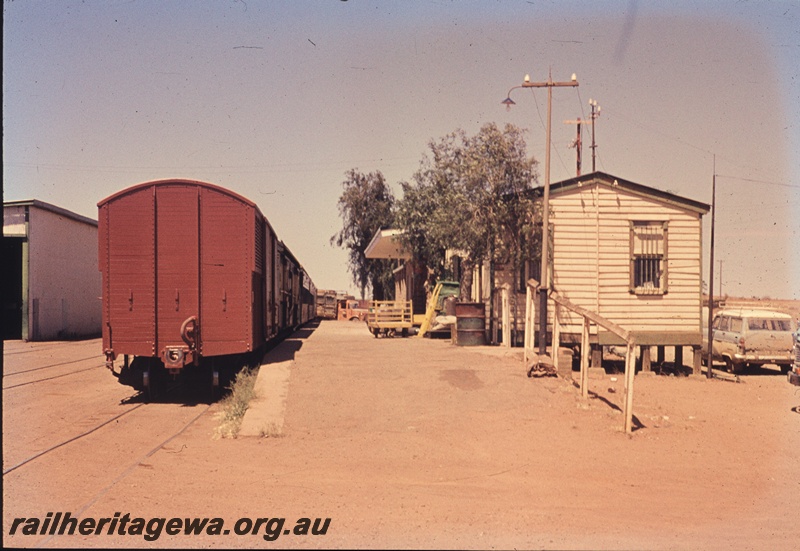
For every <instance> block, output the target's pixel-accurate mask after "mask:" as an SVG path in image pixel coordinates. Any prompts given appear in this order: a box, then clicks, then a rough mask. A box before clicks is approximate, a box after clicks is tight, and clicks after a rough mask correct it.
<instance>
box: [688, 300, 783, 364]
mask: <svg viewBox="0 0 800 551" xmlns="http://www.w3.org/2000/svg"><path fill="white" fill-rule="evenodd" d="M712 327H713V333H714V337H713V341H714V342H713V346H712V354H713V357H714V360H716V361H724V362H725V367H726V369H727V370H728V371H730V372H732V373H736V372H738V371H741V370H742V369H743V368H744V367H746V366H749V367H756V366H762V365H764V364H776V365H778V366H780V368H781V371H782V372H783V373H787V372H788V371H789V370H790V368H791V366H792V363H793V362H794V338H793V336H792V330H793V327H792V317H791V316H790V315H789V314H784V313H781V312H774V311H771V310H756V309H751V308H729V309H725V310H720V311H719V312H717V313H716V314H715V315H714V322H713V325H712ZM703 337H704V339H705V337H706V334H705V333H704V334H703ZM702 352H703V356H704V358H705V356H706V355H707V352H708V346H707V344H704V345H703V351H702ZM705 359H706V360H707V358H705Z"/></svg>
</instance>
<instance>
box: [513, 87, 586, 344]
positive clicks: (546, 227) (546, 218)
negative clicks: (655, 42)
mask: <svg viewBox="0 0 800 551" xmlns="http://www.w3.org/2000/svg"><path fill="white" fill-rule="evenodd" d="M562 86H571V87H577V86H578V77H577V76H575V73H573V74H572V79H570V81H569V82H553V76H552V74H548V76H547V81H546V82H531V77H530V75H525V79H524V80H523V82H522V84H521V85H519V86H513V87H512V88H511V89H510V90H509V91H508V94H507V95H506V99H504V100H503V101H502V102H501V103H502V104H503V105H505V106H506V109H507V110H509V109H511V106H512V105H516V103H515V102H514V100H512V99H511V92H513V91H514V90H516V89H517V88H547V130H546V133H547V137H546V142H547V145H546V148H547V149H546V152H545V156H544V197H543V200H542V210H543V213H544V215H543V220H542V271H541V277H540V280H541V288H540V290H539V312H540V314H539V355H540V356H544V355H545V354H547V291H548V289H549V287H550V281H549V279H550V278H549V273H550V270H549V266H548V264H549V263H548V258H547V257H548V255H549V250H548V249H549V248H548V244H549V242H550V126H551V124H550V123H551V119H552V111H553V88H555V87H562Z"/></svg>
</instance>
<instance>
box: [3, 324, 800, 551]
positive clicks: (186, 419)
mask: <svg viewBox="0 0 800 551" xmlns="http://www.w3.org/2000/svg"><path fill="white" fill-rule="evenodd" d="M99 351H100V345H99V343H98V342H97V341H91V342H87V343H62V345H60V346H59V345H58V344H53V343H44V344H39V345H34V344H27V343H20V342H12V343H6V351H5V358H4V359H5V367H4V377H3V436H4V439H3V469H4V475H3V505H4V507H3V541H4V544H5V545H13V546H25V547H29V546H44V547H226V548H227V547H242V548H251V547H356V548H364V547H368V548H374V547H379V548H386V547H401V548H420V547H422V548H430V547H455V548H504V549H510V548H558V549H588V548H591V549H598V548H599V549H632V548H636V549H697V548H702V549H796V548H797V543H798V542H799V541H800V526H798V522H797V514H798V511H800V414H798V413H797V412H796V408H797V407H798V406H800V393H798V392H796V391H795V389H794V388H793V387H791V386H790V385H788V383H787V382H786V378H785V376H784V375H781V374H780V373H779V372H778V370H777V369H775V370H771V369H764V370H761V371H758V372H756V373H752V374H746V375H744V376H743V377H742V380H743V382H742V383H739V384H735V383H730V382H726V381H721V380H712V381H707V380H705V379H696V378H686V377H664V376H655V375H638V376H637V377H636V382H635V394H634V407H633V412H634V416H635V422H636V424H637V426H638V427H639V428H638V429H637V430H636V431H635V432H634V434H633V435H631V436H627V435H625V434H624V433H623V432H622V431H621V430H620V429H621V426H622V414H621V412H620V409H621V406H622V396H623V388H622V377H621V376H619V377H616V379H617V380H616V381H615V380H613V379H612V377H614V376H613V375H606V376H605V377H602V378H594V379H591V380H590V397H589V399H582V398H581V396H580V392H579V391H578V389H577V388H576V387H575V386H574V385H573V384H572V383H571V382H570V381H567V380H564V379H559V378H543V379H528V378H527V377H526V375H525V370H524V368H523V366H522V363H521V362H520V361H519V359H518V358H519V356H518V353H517V352H516V351H515V352H514V353H504V352H503V351H502V350H500V349H497V348H494V349H477V348H460V347H455V346H452V345H451V344H450V343H449V342H445V341H436V340H433V341H432V340H428V339H417V338H409V339H401V338H395V339H375V338H373V337H372V336H371V335H369V333H368V332H367V331H366V329H365V327H364V326H363V325H362V324H360V323H347V322H323V323H321V324H320V326H319V327H317V328H315V329H313V330H306V331H301V332H299V333H298V334H296V335H295V336H294V338H292V339H289V340H287V341H286V342H285V343H283V344H282V345H281V346H280V347H279V348H278V349H276V350H275V351H273V352H272V353H271V354H273V355H274V354H279V353H280V354H283V357H284V358H286V357H288V358H290V359H291V360H292V362H291V364H290V376H289V383H288V392H287V393H286V405H285V419H284V425H283V433H282V434H281V435H280V436H272V437H263V438H239V439H236V440H230V439H228V440H219V439H214V437H213V435H214V432H215V427H216V425H217V422H218V421H217V420H216V419H215V416H214V413H215V412H216V411H217V410H218V409H219V406H218V405H212V406H211V408H210V409H208V408H207V405H206V404H203V403H185V402H184V403H181V402H180V401H178V400H175V403H159V404H144V405H142V406H141V407H138V408H137V409H135V410H133V411H129V412H128V410H131V409H132V408H134V407H136V406H138V405H139V404H140V403H141V402H140V401H138V399H137V398H136V397H133V392H129V391H128V389H127V388H126V387H122V386H120V385H118V384H117V383H116V381H115V380H114V379H113V377H111V375H110V374H108V373H107V372H106V371H105V370H104V369H103V368H97V369H94V368H93V366H95V365H97V364H98V363H102V359H101V358H100V354H99ZM92 357H96V360H97V361H96V362H95V363H93V360H92V359H91V358H92ZM81 358H90V359H89V360H80V361H78V362H75V363H74V364H69V366H71V367H68V366H67V365H62V366H60V367H55V368H44V369H37V371H28V372H26V373H19V372H21V371H26V370H30V369H34V368H39V367H42V366H46V365H48V364H55V363H63V362H67V361H71V360H78V359H81ZM268 360H269V356H268ZM269 365H270V364H267V365H266V366H265V367H262V370H268V369H269ZM70 369H71V370H72V371H74V372H75V373H73V374H69V375H64V376H61V377H58V378H51V379H49V380H44V379H47V378H48V377H49V376H55V375H60V374H62V373H67V372H68V371H69V370H70ZM84 369H85V370H84ZM79 370H83V371H79ZM51 372H52V373H51ZM13 373H19V374H16V375H14V374H13ZM46 374H49V375H46ZM34 380H36V381H37V382H33V383H30V384H21V383H25V382H26V381H34ZM189 401H190V402H191V400H189ZM124 412H128V413H125V414H124V415H123V416H122V417H120V418H118V419H116V420H114V421H112V422H110V423H108V424H106V425H104V426H103V427H101V428H99V429H97V430H95V431H94V432H91V433H90V434H87V435H86V436H84V437H82V438H80V439H78V440H75V441H73V442H70V443H67V444H65V445H63V446H61V447H59V448H57V449H55V450H53V451H52V452H50V453H47V454H45V455H43V456H41V457H39V458H37V459H34V460H32V461H30V462H29V463H26V464H24V465H22V466H20V467H18V468H16V469H14V470H12V471H10V472H6V470H7V469H10V468H12V467H14V466H15V465H17V464H18V463H20V462H21V461H22V460H24V459H26V458H28V457H31V456H33V455H35V454H36V453H38V452H40V451H41V450H44V449H47V448H48V447H51V446H53V445H54V444H57V443H59V442H62V441H65V440H67V439H69V438H71V437H73V436H76V435H78V434H81V433H83V432H85V431H86V430H88V429H90V428H93V427H94V426H96V425H97V424H98V423H100V422H104V421H105V420H107V419H110V418H112V417H113V416H115V415H118V414H120V413H124ZM56 512H62V513H64V512H71V514H72V516H74V517H79V518H80V519H85V518H94V519H100V518H111V519H113V518H114V517H115V513H119V514H118V515H117V516H116V518H117V519H118V520H119V519H121V518H122V517H123V516H124V515H126V514H128V515H129V516H130V518H142V519H145V520H147V521H150V519H152V518H156V519H157V518H164V519H171V518H182V519H185V518H192V517H198V518H204V517H208V518H215V517H219V518H221V519H222V521H224V528H223V527H222V526H219V528H220V530H219V531H220V534H219V535H214V530H208V529H207V530H203V531H202V534H200V535H191V536H187V535H184V534H183V533H181V534H179V535H169V534H168V533H167V529H166V527H165V526H164V527H163V529H162V530H161V532H160V534H159V537H158V539H156V540H155V541H147V540H146V539H145V537H144V535H143V534H140V535H136V534H134V535H131V534H129V533H128V532H127V531H125V532H124V535H121V534H120V530H119V529H118V528H117V527H115V528H114V530H110V532H111V533H112V534H111V535H109V533H108V532H109V530H107V529H106V528H103V529H102V530H101V533H100V534H94V533H93V534H91V535H80V534H79V533H77V532H76V533H75V534H74V535H62V536H58V535H57V534H55V535H53V536H51V535H49V532H48V530H45V531H44V534H43V535H42V534H41V529H40V530H39V532H38V533H37V535H26V534H24V533H23V527H24V524H18V526H17V531H16V534H15V535H9V532H10V530H11V527H12V525H13V523H14V519H15V518H26V519H30V518H32V517H38V518H40V519H45V518H46V515H47V514H48V513H54V514H55V513H56ZM51 516H52V515H51ZM248 518H249V519H253V520H254V522H253V524H252V527H253V528H254V529H255V531H256V532H257V533H256V534H251V533H250V534H248V535H237V534H236V532H237V531H245V528H248V524H247V522H248V521H246V520H244V521H242V520H240V519H248ZM257 518H270V519H275V518H285V519H286V521H285V524H283V525H282V526H279V525H278V524H276V523H272V524H269V523H267V522H263V523H261V524H260V525H258V527H256V524H255V519H257ZM301 518H309V519H311V521H312V522H313V521H314V520H315V519H318V518H319V519H320V524H318V528H320V529H321V528H322V526H323V525H322V522H323V520H324V519H330V523H329V524H328V526H327V530H326V532H325V534H324V535H323V534H319V535H313V534H312V533H311V532H309V533H308V534H307V535H296V534H294V533H292V530H293V529H294V528H295V525H296V523H297V521H298V519H301ZM120 522H121V520H120ZM164 522H165V523H166V521H164ZM129 527H130V525H129ZM152 527H153V528H155V527H157V525H155V524H154V525H153V526H152ZM277 528H280V530H277ZM224 530H228V533H227V534H225V533H224ZM268 530H270V531H271V532H270V533H274V534H275V536H277V537H276V538H275V539H273V540H272V541H268V540H267V539H265V538H264V535H265V534H266V533H267V531H268ZM247 531H248V532H252V531H253V530H247ZM287 531H288V532H290V533H286V532H287ZM318 531H321V530H318ZM209 532H211V533H209Z"/></svg>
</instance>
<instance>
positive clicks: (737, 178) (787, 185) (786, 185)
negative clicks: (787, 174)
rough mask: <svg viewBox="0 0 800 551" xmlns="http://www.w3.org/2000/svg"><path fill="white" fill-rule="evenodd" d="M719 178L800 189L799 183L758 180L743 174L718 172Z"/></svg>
mask: <svg viewBox="0 0 800 551" xmlns="http://www.w3.org/2000/svg"><path fill="white" fill-rule="evenodd" d="M717 178H728V179H730V180H741V181H743V182H753V183H756V184H770V185H773V186H782V187H791V188H795V189H800V186H799V185H797V184H786V183H784V182H773V181H771V180H756V179H754V178H742V177H741V176H726V175H724V174H717Z"/></svg>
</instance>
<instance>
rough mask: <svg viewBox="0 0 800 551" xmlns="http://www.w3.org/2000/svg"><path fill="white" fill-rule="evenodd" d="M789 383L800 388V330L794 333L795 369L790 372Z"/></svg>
mask: <svg viewBox="0 0 800 551" xmlns="http://www.w3.org/2000/svg"><path fill="white" fill-rule="evenodd" d="M789 382H790V383H791V384H793V385H797V386H800V328H798V329H797V331H795V333H794V367H793V368H792V369H791V371H789Z"/></svg>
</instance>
